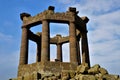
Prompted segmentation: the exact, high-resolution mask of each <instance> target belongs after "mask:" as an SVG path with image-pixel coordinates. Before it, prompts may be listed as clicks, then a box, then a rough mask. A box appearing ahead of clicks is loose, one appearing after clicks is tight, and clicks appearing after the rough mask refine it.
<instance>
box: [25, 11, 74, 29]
mask: <svg viewBox="0 0 120 80" xmlns="http://www.w3.org/2000/svg"><path fill="white" fill-rule="evenodd" d="M44 19H46V20H48V21H49V22H55V23H68V22H69V21H75V16H74V14H73V13H71V12H66V13H58V12H56V13H54V12H53V11H51V10H46V11H44V12H42V13H39V14H37V15H36V16H30V17H26V19H25V20H23V26H27V25H29V26H31V27H33V26H35V25H38V24H41V22H42V20H44Z"/></svg>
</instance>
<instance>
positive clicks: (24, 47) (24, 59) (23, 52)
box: [19, 27, 28, 65]
mask: <svg viewBox="0 0 120 80" xmlns="http://www.w3.org/2000/svg"><path fill="white" fill-rule="evenodd" d="M27 63H28V28H26V27H22V40H21V49H20V61H19V65H24V64H27Z"/></svg>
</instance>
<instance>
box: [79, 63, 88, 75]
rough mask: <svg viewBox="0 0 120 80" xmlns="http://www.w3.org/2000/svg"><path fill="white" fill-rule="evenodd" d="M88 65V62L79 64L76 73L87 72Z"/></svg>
mask: <svg viewBox="0 0 120 80" xmlns="http://www.w3.org/2000/svg"><path fill="white" fill-rule="evenodd" d="M88 69H89V67H88V64H87V63H85V64H81V65H80V66H78V67H77V73H87V71H88Z"/></svg>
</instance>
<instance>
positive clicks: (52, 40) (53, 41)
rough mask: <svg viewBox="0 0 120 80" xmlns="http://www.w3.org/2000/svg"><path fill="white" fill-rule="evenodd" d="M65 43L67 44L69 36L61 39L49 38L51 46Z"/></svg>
mask: <svg viewBox="0 0 120 80" xmlns="http://www.w3.org/2000/svg"><path fill="white" fill-rule="evenodd" d="M67 42H69V36H67V37H61V36H58V35H56V36H55V37H53V38H50V43H51V44H63V43H67Z"/></svg>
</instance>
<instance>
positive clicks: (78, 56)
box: [77, 41, 81, 64]
mask: <svg viewBox="0 0 120 80" xmlns="http://www.w3.org/2000/svg"><path fill="white" fill-rule="evenodd" d="M77 51H78V54H77V59H78V64H81V57H80V44H79V41H77Z"/></svg>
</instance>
